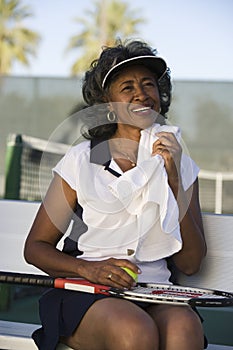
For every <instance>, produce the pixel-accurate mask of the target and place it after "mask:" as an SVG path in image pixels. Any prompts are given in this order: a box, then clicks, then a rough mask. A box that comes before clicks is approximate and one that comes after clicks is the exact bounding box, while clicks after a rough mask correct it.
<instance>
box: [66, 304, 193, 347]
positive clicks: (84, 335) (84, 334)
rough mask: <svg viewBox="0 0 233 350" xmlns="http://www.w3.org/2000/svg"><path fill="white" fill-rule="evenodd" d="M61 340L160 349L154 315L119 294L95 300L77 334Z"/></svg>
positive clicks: (85, 344)
mask: <svg viewBox="0 0 233 350" xmlns="http://www.w3.org/2000/svg"><path fill="white" fill-rule="evenodd" d="M61 341H62V342H64V343H65V344H67V345H68V346H70V347H71V348H73V349H75V350H132V349H134V350H158V349H159V334H158V329H157V327H156V325H155V323H154V321H153V320H152V318H151V317H150V316H149V315H148V314H147V313H146V312H145V311H144V310H142V309H140V308H139V307H138V306H136V305H134V304H133V303H130V302H129V301H127V300H122V299H115V298H107V299H102V300H99V301H97V302H95V303H94V304H93V305H92V306H91V307H90V309H89V310H88V311H87V313H86V314H85V316H84V318H83V319H82V321H81V323H80V325H79V327H78V328H77V330H76V331H75V332H74V334H73V335H72V336H71V337H69V338H63V339H61ZM186 350H187V349H186Z"/></svg>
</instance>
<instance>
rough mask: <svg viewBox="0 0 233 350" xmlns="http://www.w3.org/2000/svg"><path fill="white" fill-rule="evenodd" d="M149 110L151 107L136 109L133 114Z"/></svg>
mask: <svg viewBox="0 0 233 350" xmlns="http://www.w3.org/2000/svg"><path fill="white" fill-rule="evenodd" d="M148 109H150V107H140V108H136V109H133V110H132V111H133V112H142V111H148Z"/></svg>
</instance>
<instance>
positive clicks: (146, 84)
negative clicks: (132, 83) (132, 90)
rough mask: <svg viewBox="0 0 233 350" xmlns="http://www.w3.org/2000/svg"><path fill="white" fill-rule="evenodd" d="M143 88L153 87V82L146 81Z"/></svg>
mask: <svg viewBox="0 0 233 350" xmlns="http://www.w3.org/2000/svg"><path fill="white" fill-rule="evenodd" d="M144 86H153V87H154V86H155V82H153V81H150V80H148V81H146V82H144Z"/></svg>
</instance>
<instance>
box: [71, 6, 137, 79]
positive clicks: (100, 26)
mask: <svg viewBox="0 0 233 350" xmlns="http://www.w3.org/2000/svg"><path fill="white" fill-rule="evenodd" d="M92 7H93V11H86V17H85V18H76V22H78V23H79V24H82V26H83V28H84V29H83V31H82V32H81V33H80V34H77V35H75V36H73V37H72V38H71V39H70V42H69V45H68V48H67V50H74V49H81V51H82V54H81V55H80V57H79V58H78V59H77V60H76V62H75V63H74V64H73V66H72V68H71V73H72V74H73V75H76V74H78V73H81V72H83V71H85V70H86V69H87V67H88V65H89V63H90V62H91V61H93V60H94V59H95V58H96V57H97V56H98V55H99V51H100V48H101V47H102V46H105V45H107V46H109V45H112V44H114V43H115V42H116V39H117V38H121V39H122V40H124V39H125V38H127V37H129V36H132V35H135V34H137V33H138V31H137V28H136V27H137V25H138V24H140V23H143V22H144V19H143V18H141V17H136V16H135V13H136V12H137V13H138V12H140V11H138V10H134V11H131V10H130V9H129V7H128V4H127V3H125V2H124V1H120V0H97V1H94V6H92Z"/></svg>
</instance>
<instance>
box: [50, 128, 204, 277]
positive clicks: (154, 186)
mask: <svg viewBox="0 0 233 350" xmlns="http://www.w3.org/2000/svg"><path fill="white" fill-rule="evenodd" d="M160 131H166V132H172V133H174V134H175V136H176V137H177V139H178V141H179V142H181V136H180V130H179V128H178V127H175V126H168V125H164V126H161V125H159V124H154V125H153V126H152V127H150V128H148V129H146V130H143V131H141V139H140V143H139V149H138V159H137V166H136V167H135V168H132V169H131V170H128V171H126V172H124V173H123V172H122V171H121V169H120V168H119V167H118V165H117V164H116V162H115V161H114V160H113V159H111V163H110V165H109V167H110V168H112V169H113V170H115V171H117V172H118V173H120V174H121V176H119V177H116V176H114V175H113V174H112V173H110V172H109V171H106V167H104V166H103V165H101V164H96V163H92V162H90V155H91V147H90V141H84V142H82V143H80V144H78V145H76V146H73V147H72V148H71V149H70V150H69V151H68V152H67V154H66V155H65V156H64V157H63V158H62V160H61V161H60V162H59V163H58V164H57V165H56V167H55V168H54V171H55V172H56V173H58V174H59V175H60V176H61V177H62V178H63V179H64V180H65V181H66V182H67V183H68V184H69V185H70V186H71V188H72V189H74V190H75V191H76V193H77V199H78V202H79V204H80V205H81V206H82V208H83V221H84V223H85V224H86V225H87V227H88V229H87V231H86V232H84V233H82V234H81V235H79V237H78V240H77V246H78V249H79V250H80V251H81V252H83V253H82V255H81V256H79V257H81V258H83V259H88V260H101V259H107V258H109V257H115V258H123V259H129V260H131V261H134V262H135V263H137V264H138V265H139V266H140V268H141V269H142V271H143V273H142V275H141V276H140V279H139V281H146V282H148V281H150V282H158V283H166V282H168V279H169V277H170V273H169V271H168V270H167V267H166V263H165V260H164V259H165V258H166V257H169V256H171V255H172V254H174V253H176V252H178V251H179V250H180V249H181V248H182V238H181V233H180V227H179V210H178V206H177V202H176V199H175V197H174V195H173V192H172V190H171V188H170V187H169V185H168V179H167V173H166V170H165V167H164V160H163V158H162V157H161V156H160V155H156V156H152V155H151V153H152V145H153V143H154V142H155V141H156V140H157V139H158V137H157V136H156V133H158V132H160ZM96 147H98V146H96ZM95 151H96V153H97V154H98V148H97V149H96V150H95ZM100 152H101V151H100ZM198 171H199V168H198V167H197V166H196V164H195V163H194V161H193V160H192V159H191V158H190V157H189V156H187V155H186V154H185V153H184V152H183V153H182V158H181V177H182V184H183V187H184V190H187V189H188V188H189V187H190V186H191V185H192V183H193V182H194V181H195V179H196V178H197V175H198Z"/></svg>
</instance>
